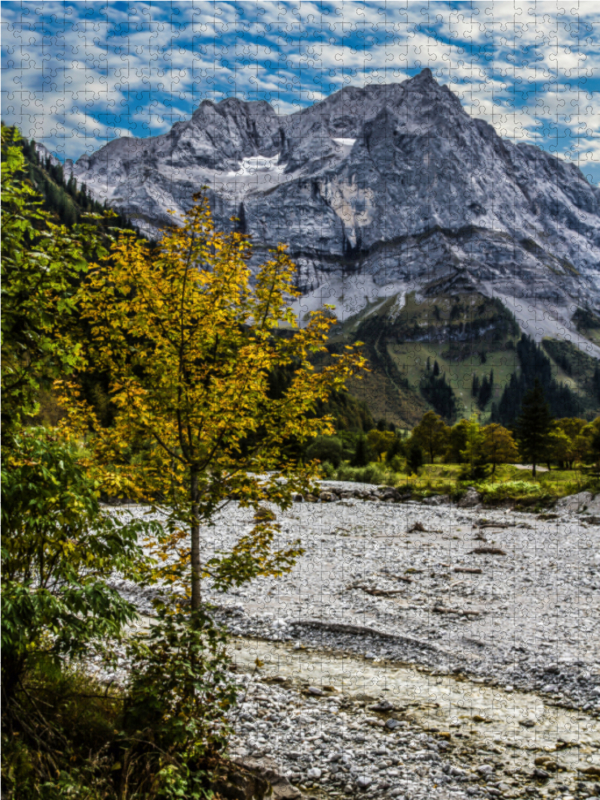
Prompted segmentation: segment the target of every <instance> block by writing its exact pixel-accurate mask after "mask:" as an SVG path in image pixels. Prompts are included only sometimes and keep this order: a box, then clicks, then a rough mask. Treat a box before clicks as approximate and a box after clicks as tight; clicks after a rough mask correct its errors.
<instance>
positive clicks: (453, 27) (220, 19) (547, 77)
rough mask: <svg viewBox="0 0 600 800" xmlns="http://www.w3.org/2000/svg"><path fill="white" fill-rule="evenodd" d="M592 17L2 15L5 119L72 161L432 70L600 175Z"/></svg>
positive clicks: (268, 11)
mask: <svg viewBox="0 0 600 800" xmlns="http://www.w3.org/2000/svg"><path fill="white" fill-rule="evenodd" d="M592 5H593V4H591V3H587V4H586V3H579V4H578V6H577V8H576V9H572V10H570V9H562V8H559V7H557V5H556V4H555V3H554V2H536V3H535V4H531V2H530V0H514V1H513V0H510V2H508V1H505V0H495V1H494V0H491V2H490V0H481V1H480V0H475V1H474V2H470V3H469V4H466V3H465V4H461V5H459V6H457V5H456V4H454V3H449V2H435V3H428V4H427V5H424V4H423V3H422V2H420V0H415V2H413V1H412V0H410V1H407V2H387V3H384V2H367V3H363V2H344V3H343V4H340V3H329V4H327V3H324V4H320V3H317V2H310V1H309V2H302V3H292V2H252V3H232V2H222V3H216V2H204V1H199V0H193V1H192V2H180V3H176V2H175V3H170V2H169V3H167V2H154V3H144V2H141V3H137V2H136V3H135V4H134V5H133V4H132V5H130V6H129V7H127V8H124V7H116V6H115V5H114V4H112V3H109V2H106V3H104V4H101V3H95V4H92V3H83V2H73V3H71V4H64V5H63V3H61V2H55V0H44V2H43V3H42V4H41V6H40V5H37V4H34V3H23V4H21V3H17V2H5V3H3V5H2V10H1V13H2V28H3V73H4V74H3V77H4V81H3V87H2V88H3V115H4V117H5V118H6V119H7V121H13V122H17V123H18V124H21V125H23V126H24V127H26V126H28V130H26V131H24V132H25V133H26V134H27V135H34V134H35V131H39V130H42V132H43V134H44V136H46V137H48V138H47V141H50V139H51V137H52V136H53V135H56V137H57V139H56V147H57V148H58V147H59V146H60V147H62V148H66V149H68V150H69V153H70V155H76V151H77V149H78V148H79V151H81V150H82V149H89V147H90V144H91V143H92V144H93V143H96V142H103V141H104V140H105V137H110V136H113V135H117V134H118V135H121V131H122V130H123V129H130V130H131V131H132V132H134V133H136V134H139V133H142V134H144V135H145V134H147V133H149V132H152V133H162V132H164V131H165V130H167V129H168V127H169V126H170V124H171V123H172V121H175V120H176V119H182V118H186V117H189V115H190V114H191V112H192V111H193V109H194V107H195V106H197V105H198V104H199V102H200V101H201V100H202V99H203V98H205V97H210V98H211V99H215V100H218V99H221V98H223V97H225V96H228V95H230V94H236V95H237V96H240V97H245V98H248V99H258V98H266V99H268V100H269V101H270V102H271V103H272V104H273V105H274V106H275V107H276V110H277V111H278V113H282V114H284V113H285V114H287V113H292V112H293V111H296V110H298V108H301V107H303V106H305V105H307V104H309V103H311V102H317V101H318V100H320V99H322V97H323V96H324V95H326V94H329V93H331V92H332V91H335V90H336V89H339V88H341V87H342V86H345V85H355V86H363V85H365V84H366V83H370V82H391V81H401V80H404V79H405V78H406V77H407V75H408V74H409V70H412V69H415V68H418V67H424V66H429V67H430V68H431V69H432V70H433V72H434V74H435V75H436V77H437V78H438V80H440V82H446V83H448V84H449V85H450V87H451V88H452V89H453V91H456V92H457V93H458V94H459V96H460V97H461V100H462V102H463V104H464V105H465V108H466V109H467V110H468V111H469V113H471V114H474V115H476V116H481V117H483V118H484V119H487V120H488V121H489V122H491V124H493V125H495V127H496V129H497V130H498V131H499V132H500V133H501V134H502V135H504V136H508V137H510V138H515V139H527V138H533V139H536V141H539V142H540V143H542V144H543V143H544V135H545V134H544V131H545V130H546V129H547V128H548V125H549V124H550V123H555V124H558V125H559V126H562V128H561V129H565V130H570V131H571V132H572V134H573V135H578V136H580V137H581V136H583V138H580V139H579V140H578V143H576V149H577V152H582V153H584V154H585V155H586V157H588V158H590V159H592V160H593V159H596V160H597V158H598V149H597V144H596V142H597V138H596V137H597V124H594V123H595V119H597V115H598V112H599V110H600V109H599V107H598V93H588V92H581V91H578V90H576V89H574V88H573V86H572V85H571V83H570V82H573V81H574V80H575V79H577V78H581V77H587V78H590V77H593V76H595V75H598V71H599V70H600V53H599V52H598V48H597V46H596V45H594V36H593V34H594V27H597V25H598V16H597V13H595V12H594V10H593V8H592ZM90 9H92V10H93V12H94V17H93V18H91V19H90V18H89V14H88V12H89V10H90ZM596 40H597V39H596ZM111 114H114V115H115V118H114V120H113V119H111V118H110V115H111ZM45 116H46V117H48V119H45V118H44V117H45ZM109 122H114V124H113V125H112V126H111V125H110V124H109ZM53 131H54V132H55V133H52V132H53ZM79 136H81V140H79V141H78V138H77V137H79ZM564 144H565V148H567V147H568V148H569V149H568V150H565V155H566V156H567V157H570V156H571V154H572V153H573V148H572V147H571V144H572V141H568V140H567V137H564Z"/></svg>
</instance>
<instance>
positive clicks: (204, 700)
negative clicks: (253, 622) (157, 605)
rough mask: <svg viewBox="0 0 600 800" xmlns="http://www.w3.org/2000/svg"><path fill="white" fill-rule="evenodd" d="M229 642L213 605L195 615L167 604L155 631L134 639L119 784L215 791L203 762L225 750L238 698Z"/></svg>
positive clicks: (148, 789)
mask: <svg viewBox="0 0 600 800" xmlns="http://www.w3.org/2000/svg"><path fill="white" fill-rule="evenodd" d="M225 643H226V632H225V630H224V629H221V628H218V627H217V626H216V625H215V624H214V622H213V620H212V618H211V616H210V614H209V613H208V611H207V610H206V609H205V608H202V609H201V610H200V611H198V612H194V614H193V615H192V616H191V617H190V614H189V612H183V611H167V610H166V609H164V608H163V609H159V616H158V621H157V622H156V623H155V624H154V625H152V627H151V629H150V632H149V634H148V635H147V636H146V635H143V636H138V637H137V639H136V640H134V642H133V644H132V645H131V647H130V656H131V674H132V680H131V683H130V685H129V689H128V692H127V696H126V698H125V707H124V713H123V733H122V743H121V750H122V756H121V758H120V759H119V762H118V764H117V765H115V766H114V767H113V771H115V772H116V775H115V781H116V782H117V783H124V780H123V779H124V778H127V777H129V780H134V781H135V782H136V784H137V786H136V788H137V791H138V792H139V795H140V796H143V797H148V798H150V797H158V798H165V800H166V799H167V798H178V797H186V798H190V800H195V799H196V798H204V797H208V796H209V795H208V794H207V793H206V789H207V776H206V773H205V770H204V769H203V765H204V764H205V761H206V758H207V756H210V755H212V754H214V753H218V752H221V751H223V750H224V748H225V745H226V741H227V736H228V734H229V727H228V725H227V723H226V719H225V715H226V713H227V711H228V710H229V709H230V708H231V707H232V706H233V705H234V704H235V700H236V687H235V685H234V684H233V683H232V682H231V679H230V678H229V677H228V675H227V671H226V670H227V668H228V666H229V663H230V660H229V657H228V655H227V652H226V650H225ZM117 766H119V767H120V769H117ZM158 776H160V777H158ZM144 778H145V780H144ZM157 778H158V780H157Z"/></svg>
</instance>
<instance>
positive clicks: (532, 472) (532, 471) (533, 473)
mask: <svg viewBox="0 0 600 800" xmlns="http://www.w3.org/2000/svg"><path fill="white" fill-rule="evenodd" d="M532 467H533V469H532V470H531V474H532V476H533V477H534V478H535V461H534V462H533V464H532Z"/></svg>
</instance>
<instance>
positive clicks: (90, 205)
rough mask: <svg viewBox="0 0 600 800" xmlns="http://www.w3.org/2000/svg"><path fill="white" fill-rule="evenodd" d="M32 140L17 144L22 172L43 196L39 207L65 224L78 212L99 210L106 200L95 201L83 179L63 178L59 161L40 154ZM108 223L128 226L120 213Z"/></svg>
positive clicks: (76, 217) (75, 218) (74, 220)
mask: <svg viewBox="0 0 600 800" xmlns="http://www.w3.org/2000/svg"><path fill="white" fill-rule="evenodd" d="M35 144H36V143H35V141H34V140H33V139H32V140H31V141H29V142H27V141H26V140H24V139H23V140H21V142H20V147H21V149H22V151H23V155H24V156H25V162H26V175H27V178H28V180H29V182H30V183H31V185H32V186H33V188H34V189H35V190H36V191H38V192H39V193H40V194H41V195H42V198H43V207H44V209H45V210H47V211H49V212H50V213H51V214H52V215H53V216H54V217H56V218H57V220H58V221H59V222H61V223H62V224H63V225H66V226H67V227H71V226H72V225H74V224H75V223H77V222H79V221H81V217H82V214H87V213H93V214H101V213H103V212H104V211H106V208H107V206H106V203H99V202H98V201H96V200H94V199H93V198H92V196H91V195H90V193H89V190H88V188H87V186H86V185H85V183H83V184H81V186H78V184H77V181H76V180H75V178H73V176H69V178H68V179H67V180H65V175H64V169H63V166H62V164H53V163H52V162H51V160H50V158H40V156H39V154H38V152H37V150H36V146H35ZM110 224H111V227H113V228H122V229H130V230H132V225H131V222H130V221H129V220H128V219H127V217H125V216H124V215H122V214H116V215H115V216H114V217H113V218H112V220H111V223H110Z"/></svg>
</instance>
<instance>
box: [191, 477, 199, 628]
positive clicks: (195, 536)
mask: <svg viewBox="0 0 600 800" xmlns="http://www.w3.org/2000/svg"><path fill="white" fill-rule="evenodd" d="M190 489H191V496H192V497H191V499H192V525H191V536H192V541H191V545H192V546H191V554H192V558H191V561H192V563H191V568H192V575H191V578H192V614H193V613H194V612H196V611H199V610H200V607H201V605H202V586H201V580H200V575H201V571H202V563H201V560H200V520H199V518H198V499H199V498H198V473H197V472H196V471H195V470H192V474H191V481H190Z"/></svg>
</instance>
